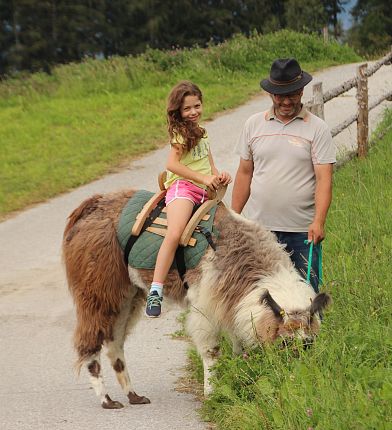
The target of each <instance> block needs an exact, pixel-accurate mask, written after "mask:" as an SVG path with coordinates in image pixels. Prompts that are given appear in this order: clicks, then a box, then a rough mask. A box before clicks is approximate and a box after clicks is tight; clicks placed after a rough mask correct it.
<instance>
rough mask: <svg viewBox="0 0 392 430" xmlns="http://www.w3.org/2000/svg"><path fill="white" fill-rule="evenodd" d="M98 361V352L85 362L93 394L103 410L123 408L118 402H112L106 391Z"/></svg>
mask: <svg viewBox="0 0 392 430" xmlns="http://www.w3.org/2000/svg"><path fill="white" fill-rule="evenodd" d="M100 361H101V359H100V352H98V353H97V354H94V355H92V356H91V357H90V358H89V359H88V360H86V365H87V369H88V371H89V373H90V382H91V385H92V386H93V388H94V391H95V394H96V395H97V397H98V398H99V399H100V401H101V405H102V407H103V408H104V409H120V408H123V407H124V406H123V405H122V404H121V403H120V402H116V401H114V400H112V399H111V398H110V397H109V394H108V393H107V391H106V388H105V384H104V382H103V377H102V368H101V362H100Z"/></svg>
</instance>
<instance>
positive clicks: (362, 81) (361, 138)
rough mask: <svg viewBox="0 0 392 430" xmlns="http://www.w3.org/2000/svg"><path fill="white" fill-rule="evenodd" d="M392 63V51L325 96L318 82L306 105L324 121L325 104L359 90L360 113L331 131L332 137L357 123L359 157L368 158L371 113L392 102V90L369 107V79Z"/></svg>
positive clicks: (362, 66) (358, 71)
mask: <svg viewBox="0 0 392 430" xmlns="http://www.w3.org/2000/svg"><path fill="white" fill-rule="evenodd" d="M391 62H392V49H391V51H390V52H389V53H388V54H387V55H386V56H385V57H383V58H381V59H380V60H379V61H377V62H376V63H374V64H373V65H372V66H371V67H368V65H367V63H365V64H361V65H360V66H358V68H357V75H356V76H355V77H354V78H352V79H349V80H347V81H345V82H343V83H342V84H341V85H339V86H337V87H336V88H333V89H332V90H329V91H327V92H326V93H324V94H323V89H322V83H321V82H318V83H316V84H314V85H313V97H312V100H311V101H310V102H308V103H307V104H306V107H307V109H309V110H310V111H311V112H313V113H314V114H315V115H317V116H319V117H320V118H323V119H324V104H325V103H327V102H328V101H330V100H332V99H333V98H335V97H338V96H340V95H341V94H343V93H345V92H347V91H349V90H351V88H354V87H356V88H357V106H358V111H357V113H356V114H355V115H352V116H350V117H349V118H347V119H346V120H345V121H343V122H342V123H341V124H339V125H337V126H336V127H334V128H333V129H332V130H331V133H332V137H335V136H336V135H338V134H339V133H341V132H342V131H343V130H344V129H345V128H347V127H348V126H349V125H351V124H352V123H353V122H354V121H357V145H358V146H357V150H356V151H354V154H351V157H352V156H353V155H357V156H358V157H366V155H367V152H368V148H369V121H368V116H369V111H370V110H372V109H374V108H375V107H376V106H378V105H379V104H380V103H382V102H383V101H384V100H389V101H392V89H389V90H388V91H387V92H386V93H385V94H384V95H383V96H381V97H379V98H378V99H377V100H375V101H374V102H373V103H371V104H370V105H369V101H368V77H369V76H371V75H373V74H374V73H376V71H377V70H378V69H379V68H380V67H381V66H383V65H384V64H391Z"/></svg>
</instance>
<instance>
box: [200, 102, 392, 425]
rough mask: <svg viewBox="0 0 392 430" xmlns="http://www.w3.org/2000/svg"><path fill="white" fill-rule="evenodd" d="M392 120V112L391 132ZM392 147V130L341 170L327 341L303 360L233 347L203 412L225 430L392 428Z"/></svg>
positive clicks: (330, 251) (328, 270)
mask: <svg viewBox="0 0 392 430" xmlns="http://www.w3.org/2000/svg"><path fill="white" fill-rule="evenodd" d="M391 123H392V111H389V113H388V114H387V115H386V117H385V121H384V123H383V125H382V127H387V126H388V125H389V127H390V125H391ZM391 144H392V129H391V128H389V132H388V133H387V134H386V135H385V137H384V138H383V140H382V141H381V142H377V144H376V146H375V147H373V148H372V150H371V153H370V156H369V157H368V158H367V159H366V160H355V161H352V162H350V163H349V164H348V165H346V166H345V167H344V168H341V169H340V170H338V171H337V172H336V174H335V178H334V199H333V204H332V207H331V209H330V215H329V219H328V236H327V240H326V242H325V245H324V251H325V259H324V267H325V275H326V279H325V284H326V287H325V289H326V291H328V292H330V293H331V295H332V297H333V300H334V304H333V306H332V308H331V309H330V311H329V312H327V314H326V316H325V319H324V322H323V327H322V332H321V334H320V336H319V337H318V339H317V342H316V343H315V345H314V346H313V347H312V348H311V349H310V350H308V351H306V352H302V353H301V354H300V356H299V357H294V356H293V354H291V353H290V352H289V351H287V350H279V349H278V348H275V347H271V348H267V349H265V350H264V351H261V350H259V351H255V352H249V353H248V354H249V357H246V358H245V359H244V358H243V357H235V358H232V356H231V353H230V348H229V347H228V346H227V344H225V343H224V350H225V353H224V356H223V359H222V360H221V361H220V364H219V365H218V369H217V375H218V381H219V382H218V383H217V387H216V390H215V393H214V394H213V395H212V397H211V398H210V399H209V400H207V401H206V403H205V405H204V409H203V411H204V416H205V418H207V419H209V420H212V421H215V422H217V423H218V428H221V429H230V430H234V429H238V430H254V429H273V430H277V429H285V430H298V429H322V430H336V429H344V430H349V429H352V430H362V429H363V430H369V429H374V430H383V429H385V430H386V429H392V372H391V357H392V321H391V309H392V306H391V305H392V289H391V284H392V275H391V270H390V268H391V255H392V239H391V208H392V181H391V175H390V166H391V163H392V146H391ZM197 364H198V365H199V366H200V363H197ZM198 371H199V373H200V367H199V368H198Z"/></svg>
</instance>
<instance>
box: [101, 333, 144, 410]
mask: <svg viewBox="0 0 392 430" xmlns="http://www.w3.org/2000/svg"><path fill="white" fill-rule="evenodd" d="M123 341H124V339H122V342H121V339H118V338H116V339H115V340H114V341H113V342H108V343H107V344H106V347H107V355H108V357H109V360H110V362H111V364H112V367H113V369H114V371H115V372H116V377H117V380H118V382H119V384H120V385H121V388H122V390H123V392H124V393H125V395H126V396H127V397H128V400H129V403H130V404H131V405H142V404H146V403H150V400H149V399H148V398H147V397H144V396H139V395H137V394H136V393H135V390H134V389H133V388H132V384H131V378H130V377H129V373H128V369H127V365H126V363H125V356H124V342H123Z"/></svg>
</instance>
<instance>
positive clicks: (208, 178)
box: [203, 175, 221, 191]
mask: <svg viewBox="0 0 392 430" xmlns="http://www.w3.org/2000/svg"><path fill="white" fill-rule="evenodd" d="M203 184H204V185H206V186H207V187H208V188H209V189H210V190H212V191H215V190H217V189H218V188H219V185H220V184H221V182H220V179H219V176H216V175H205V176H204V180H203Z"/></svg>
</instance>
